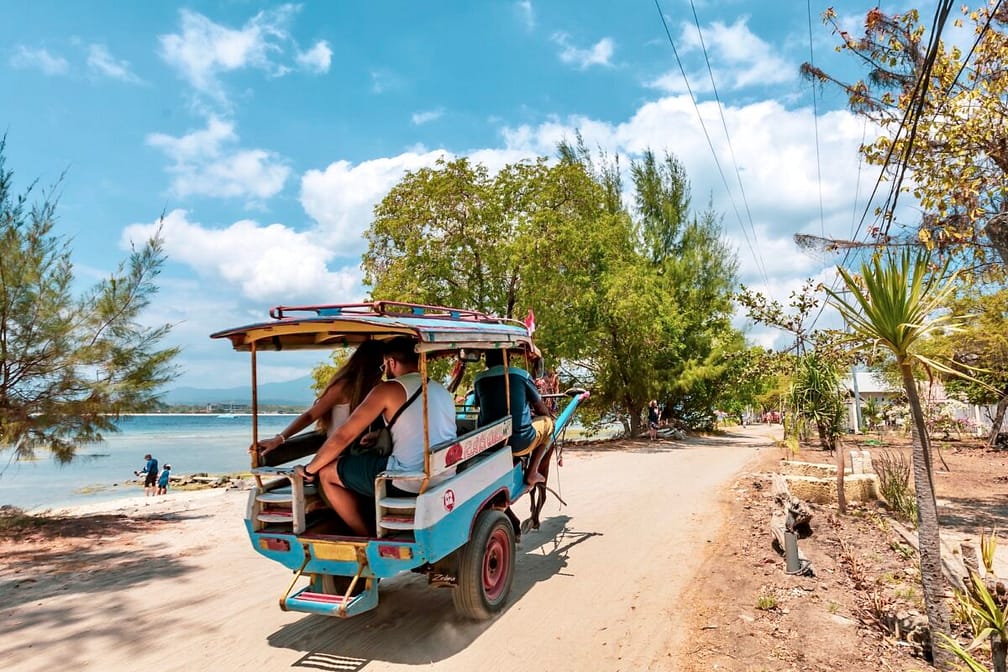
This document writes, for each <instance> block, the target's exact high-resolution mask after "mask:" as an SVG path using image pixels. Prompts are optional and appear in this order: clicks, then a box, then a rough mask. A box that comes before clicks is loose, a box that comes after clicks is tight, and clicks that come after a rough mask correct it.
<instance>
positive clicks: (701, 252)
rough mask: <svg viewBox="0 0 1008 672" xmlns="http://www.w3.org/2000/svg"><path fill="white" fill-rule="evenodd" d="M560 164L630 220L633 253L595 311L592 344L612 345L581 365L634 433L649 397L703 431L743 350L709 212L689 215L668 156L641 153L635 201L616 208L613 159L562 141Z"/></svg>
mask: <svg viewBox="0 0 1008 672" xmlns="http://www.w3.org/2000/svg"><path fill="white" fill-rule="evenodd" d="M560 157H561V161H562V162H564V163H572V164H580V165H582V166H584V167H585V169H586V170H587V171H588V172H590V173H592V174H593V175H595V177H596V180H597V181H598V182H599V184H601V185H602V186H603V192H604V193H605V195H606V201H605V207H606V209H607V210H608V211H610V212H613V213H614V216H621V217H622V218H623V219H626V220H628V221H630V222H631V230H632V231H633V234H634V235H633V237H632V243H633V248H632V249H631V250H629V252H628V253H627V254H624V255H623V256H622V257H621V259H622V260H623V263H622V264H620V265H619V266H618V267H617V268H615V269H614V272H613V273H612V274H611V275H610V277H609V282H608V283H606V284H605V285H604V290H605V294H604V296H603V300H602V301H601V302H600V303H599V304H598V312H597V315H598V321H597V323H596V325H595V326H596V328H597V330H598V331H597V334H598V336H597V340H598V342H599V343H606V344H609V345H610V346H611V347H607V348H605V349H601V348H600V349H598V350H597V351H595V352H592V353H589V356H588V357H586V358H585V359H584V360H583V361H582V366H583V367H584V368H586V369H588V370H590V371H592V373H593V381H592V383H593V389H594V388H599V389H602V390H611V391H613V392H615V391H616V390H619V391H620V394H619V395H616V394H610V395H608V396H606V397H605V399H607V400H608V402H609V408H608V411H609V412H610V413H611V414H613V415H615V416H616V417H617V418H619V419H621V420H623V421H624V422H625V423H626V425H627V427H628V429H629V430H630V431H631V433H637V432H638V431H640V427H641V424H640V423H641V409H643V408H644V406H645V405H646V404H647V402H648V400H649V399H652V398H657V399H660V400H662V401H663V402H664V404H665V406H666V409H667V411H668V412H669V413H670V414H671V415H672V417H674V418H676V419H678V420H681V421H683V422H685V423H686V424H687V425H689V426H691V427H697V428H700V427H704V428H706V427H710V426H712V425H713V422H714V417H715V416H714V404H715V403H716V402H717V401H718V400H719V399H723V397H719V396H717V395H714V394H712V392H713V391H714V390H715V389H718V388H719V387H720V385H718V384H717V381H718V380H719V379H720V378H722V377H724V376H728V375H730V373H729V369H730V358H731V356H732V355H734V354H735V353H737V352H740V351H741V350H742V349H743V348H744V343H743V342H742V340H741V339H738V338H736V335H737V334H736V333H735V331H734V330H733V329H732V327H731V324H730V315H731V293H732V289H733V287H734V285H735V271H736V265H737V262H736V258H735V254H734V252H733V251H732V250H731V249H729V247H728V246H727V245H726V244H725V242H724V240H723V239H722V237H721V228H720V225H719V222H718V219H717V217H716V215H715V214H714V213H713V211H712V210H710V209H708V210H707V211H704V212H702V213H699V214H696V213H693V212H692V211H691V207H690V205H691V197H690V184H689V181H688V179H687V176H686V171H685V169H684V168H683V166H682V164H681V163H680V162H679V161H678V159H676V158H675V157H674V156H673V155H671V154H666V155H665V156H664V157H663V158H661V159H659V158H658V157H657V156H656V155H655V154H654V153H653V152H651V151H646V152H644V154H643V155H642V156H641V158H640V159H639V160H637V161H634V162H632V163H631V165H630V175H631V177H632V180H633V192H632V195H633V203H632V204H631V205H629V206H628V205H626V204H624V203H623V202H622V199H621V194H622V192H623V190H622V182H621V179H620V171H619V161H618V157H616V158H614V159H612V160H609V159H608V158H607V157H606V156H605V155H603V156H601V157H600V159H599V160H598V161H595V160H593V159H592V157H591V155H590V153H589V152H588V150H587V149H586V148H585V146H584V144H583V143H582V142H581V141H580V138H579V139H578V142H577V143H576V144H569V143H563V144H561V146H560Z"/></svg>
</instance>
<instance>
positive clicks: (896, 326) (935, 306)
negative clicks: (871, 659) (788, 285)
mask: <svg viewBox="0 0 1008 672" xmlns="http://www.w3.org/2000/svg"><path fill="white" fill-rule="evenodd" d="M948 267H949V264H948V262H946V264H945V265H944V267H942V268H941V269H938V271H937V272H934V273H929V263H928V254H927V252H926V251H923V250H920V251H917V252H916V253H915V252H912V251H911V250H909V249H904V250H903V251H902V252H901V253H899V254H897V253H893V252H888V253H886V254H885V256H884V257H883V256H881V255H879V254H876V255H874V256H873V257H872V258H871V260H870V261H868V262H865V263H863V264H862V265H861V275H860V277H855V276H853V275H852V274H850V273H849V272H848V271H847V270H846V269H844V268H840V267H838V268H837V271H838V272H839V273H840V275H841V277H842V278H843V280H844V284H845V285H846V289H847V292H849V294H850V297H851V298H850V299H847V298H845V297H844V296H843V294H841V293H840V292H835V291H832V290H827V293H828V294H829V297H830V302H831V303H832V304H833V305H834V306H835V307H836V308H837V309H838V310H839V311H840V313H841V315H842V316H843V318H844V319H845V320H846V321H847V323H848V324H849V325H850V327H851V329H852V332H853V337H854V340H852V341H851V343H852V345H854V346H855V347H856V348H859V349H865V350H870V349H874V348H878V347H882V348H886V349H888V350H889V351H890V352H891V353H892V355H893V357H894V358H895V360H896V366H897V368H898V369H899V371H900V377H901V380H902V383H903V388H904V390H905V392H906V395H907V399H908V400H909V404H910V415H911V437H912V442H913V475H914V488H915V496H916V501H917V531H918V537H919V547H920V569H921V587H922V590H923V593H924V604H925V608H926V611H927V617H928V623H929V625H930V632H931V651H932V653H933V655H934V660H935V664H936V666H937V667H939V668H941V669H944V668H947V667H948V666H949V664H950V663H951V657H950V655H949V654H948V652H947V651H946V650H944V649H942V648H940V646H939V644H940V641H941V640H940V637H939V633H943V634H947V633H948V632H949V618H948V608H947V606H946V604H945V600H944V593H945V590H944V586H945V582H944V578H943V577H942V563H941V542H940V537H939V527H938V507H937V504H936V501H935V492H934V475H933V470H932V467H931V442H930V439H929V437H928V433H927V427H926V425H925V418H924V408H923V405H922V404H921V399H920V395H919V394H918V391H917V382H916V380H915V378H914V369H915V368H916V367H926V368H931V369H935V370H939V371H945V372H948V371H949V368H948V366H947V365H944V364H942V363H940V362H937V361H935V360H933V359H930V358H928V357H926V356H924V355H922V354H921V353H920V352H919V348H920V346H921V344H922V343H923V342H924V341H926V340H927V339H928V338H930V337H931V336H932V335H933V334H935V333H939V332H941V331H942V330H951V329H956V328H957V327H958V325H959V323H960V322H961V319H960V318H957V317H956V316H954V315H952V314H950V313H948V312H947V311H944V310H943V308H944V306H946V305H947V304H948V301H949V299H950V297H951V295H952V293H953V292H954V290H955V284H954V283H953V281H952V280H951V279H948V278H947V277H946V274H947V272H948Z"/></svg>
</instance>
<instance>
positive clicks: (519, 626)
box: [0, 427, 771, 672]
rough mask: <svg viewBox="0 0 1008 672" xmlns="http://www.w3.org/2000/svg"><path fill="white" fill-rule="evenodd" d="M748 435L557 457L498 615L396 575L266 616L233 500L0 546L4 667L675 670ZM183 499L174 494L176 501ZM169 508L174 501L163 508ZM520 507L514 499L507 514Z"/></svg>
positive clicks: (763, 443)
mask: <svg viewBox="0 0 1008 672" xmlns="http://www.w3.org/2000/svg"><path fill="white" fill-rule="evenodd" d="M770 446H771V438H770V432H769V431H767V430H766V429H765V428H761V427H749V428H747V429H745V430H736V431H735V432H734V433H729V434H728V435H726V436H724V437H718V438H710V439H690V440H687V441H677V442H673V441H658V442H654V443H650V442H648V441H646V440H645V441H635V442H613V443H607V444H599V445H594V446H590V447H583V448H573V449H572V448H568V450H567V451H566V453H565V460H564V465H565V466H564V467H563V468H562V469H560V471H559V477H560V478H559V483H556V482H555V481H554V483H553V485H554V486H556V485H559V487H560V489H561V491H562V494H563V496H564V498H565V499H566V500H567V502H568V506H567V507H560V506H559V505H558V504H557V503H556V501H555V500H552V499H551V501H550V502H549V503H548V504H547V505H546V508H545V509H544V512H543V515H544V522H543V527H542V529H541V530H540V531H538V532H532V533H530V534H528V535H526V537H525V538H524V539H523V540H522V542H521V544H520V546H519V548H518V561H517V570H516V574H515V580H514V587H513V589H512V592H511V599H510V605H509V607H508V608H507V609H506V610H505V611H504V613H502V614H501V615H500V616H499V617H497V618H496V619H494V620H493V621H490V622H487V623H471V622H467V621H464V620H461V619H460V618H458V617H457V616H456V615H455V614H454V612H453V609H452V601H451V594H450V593H449V591H448V589H435V588H428V587H427V585H426V579H425V578H424V577H421V576H417V575H403V576H400V577H397V578H394V579H391V580H388V581H386V582H383V583H382V589H381V590H382V592H381V601H380V604H379V606H378V608H377V609H376V610H374V611H372V612H370V613H367V614H364V615H362V616H359V617H357V618H353V619H350V620H346V621H341V620H336V619H332V618H327V617H321V616H310V615H304V614H292V613H284V612H282V611H281V610H280V609H279V607H278V606H277V598H278V597H279V596H280V594H281V593H282V592H283V591H284V590H285V589H286V587H287V584H288V583H289V581H290V579H291V574H290V572H288V571H287V570H285V569H284V568H282V567H280V566H279V565H276V564H274V563H271V562H269V561H267V560H265V559H263V558H261V556H259V555H257V554H256V553H255V552H254V551H252V550H251V548H250V546H249V543H248V540H247V537H246V536H245V533H244V528H243V526H242V521H241V517H242V512H243V510H244V502H245V498H246V495H245V493H242V492H232V493H222V492H214V493H210V494H208V495H207V496H205V497H201V498H192V499H191V500H188V501H187V503H186V504H185V507H188V508H187V509H185V510H182V511H178V512H177V514H170V515H168V516H167V517H168V520H167V521H161V522H145V521H143V520H142V519H141V520H139V521H138V520H137V519H136V518H130V519H129V525H130V526H131V527H129V529H128V530H123V529H118V530H117V529H110V530H108V531H107V532H106V533H104V534H103V535H101V536H97V537H95V538H91V539H89V540H87V541H88V543H87V544H86V545H83V546H80V547H78V548H76V550H74V549H73V547H72V545H69V546H66V545H65V546H63V547H60V545H59V544H58V543H57V544H55V545H53V544H51V543H50V545H49V547H47V548H46V549H40V550H38V551H37V552H35V553H34V554H33V553H32V552H31V550H30V549H25V548H13V547H10V546H7V547H6V548H5V547H3V546H0V661H2V667H3V669H4V670H8V671H10V670H19V671H20V670H46V671H47V672H51V670H52V669H53V668H54V667H58V668H60V669H100V670H102V671H103V672H114V671H118V670H130V671H132V670H157V671H158V672H165V671H168V670H215V671H218V672H226V671H231V670H256V671H258V670H281V669H289V668H308V669H316V670H317V669H321V670H334V671H335V670H340V671H345V670H354V671H357V670H366V671H368V672H372V671H376V670H406V669H410V668H413V667H415V666H423V667H424V669H431V670H466V671H468V670H482V671H490V670H508V671H511V670H557V671H565V670H633V671H640V670H675V669H677V664H676V662H677V653H676V652H677V651H678V648H679V646H680V643H681V642H680V637H681V636H682V629H681V627H680V622H681V620H682V618H683V615H684V610H685V605H684V603H683V602H682V598H681V594H682V592H683V591H684V589H685V588H686V587H687V586H688V584H689V581H690V580H691V577H693V575H694V574H695V573H696V571H697V570H698V569H699V568H700V567H701V566H702V564H703V563H704V562H705V561H708V560H709V559H710V558H711V557H712V556H713V555H714V554H715V553H716V551H717V549H716V548H713V547H712V544H711V543H710V541H711V540H713V539H715V538H716V536H717V530H718V525H719V524H720V520H721V518H720V511H721V508H720V507H721V506H722V502H723V501H726V500H727V498H726V496H725V493H724V488H725V486H726V485H727V484H728V483H729V481H730V479H731V477H732V476H733V475H735V474H736V473H738V472H739V471H740V470H741V469H742V468H743V467H744V466H745V465H746V464H747V463H749V462H750V461H751V460H752V459H753V458H754V457H755V456H756V454H757V451H759V450H763V451H766V450H770V449H771V448H770ZM182 497H183V495H181V494H179V498H180V499H179V500H177V501H178V502H181V501H182V499H181V498H182ZM175 506H176V508H179V507H180V504H176V505H175ZM525 506H526V505H525V503H524V502H522V503H520V504H519V507H520V508H519V513H520V514H524V513H525V511H524V509H525Z"/></svg>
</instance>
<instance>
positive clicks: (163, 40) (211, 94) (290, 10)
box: [158, 4, 332, 104]
mask: <svg viewBox="0 0 1008 672" xmlns="http://www.w3.org/2000/svg"><path fill="white" fill-rule="evenodd" d="M299 11H300V5H293V4H285V5H281V6H279V7H277V8H276V9H269V10H264V11H261V12H259V13H258V14H256V15H255V16H253V17H252V18H251V19H249V20H248V21H246V22H245V24H244V25H243V26H241V27H240V28H231V27H228V26H224V25H221V24H219V23H215V22H214V21H212V20H210V19H209V18H207V17H206V16H204V15H202V14H199V13H197V12H194V11H191V10H188V9H183V10H181V12H180V14H181V27H180V31H179V32H178V33H172V34H169V35H162V36H160V37H159V38H158V39H159V41H160V44H161V57H162V58H163V59H164V60H165V61H166V62H167V63H168V64H169V65H171V66H172V67H174V68H176V69H178V70H179V72H180V73H181V74H182V76H183V77H184V78H185V79H186V81H188V82H189V84H190V85H191V86H192V87H193V88H194V89H196V91H197V92H199V93H200V94H202V95H203V96H206V97H207V98H209V99H210V100H212V101H215V102H216V103H219V104H227V102H228V101H227V94H226V93H225V91H224V88H223V86H222V84H221V82H220V75H221V74H224V73H228V72H232V71H236V70H243V69H246V68H252V69H256V70H261V71H263V72H265V73H267V74H268V75H269V76H272V77H282V76H284V75H286V74H287V73H289V72H291V70H292V67H291V66H290V63H291V59H293V61H294V62H296V63H297V64H298V65H300V66H302V67H303V68H305V69H307V70H309V71H311V72H315V73H319V74H321V73H324V72H326V71H328V69H329V62H330V59H331V56H332V51H331V50H330V49H329V45H328V43H326V42H325V41H320V42H318V43H316V44H315V46H313V47H312V48H311V49H309V50H308V51H307V52H301V51H299V50H298V48H297V45H296V44H295V42H294V39H293V38H292V37H291V34H290V25H291V23H292V22H293V19H294V16H295V15H296V14H297V13H298V12H299ZM289 52H293V55H292V54H291V53H289Z"/></svg>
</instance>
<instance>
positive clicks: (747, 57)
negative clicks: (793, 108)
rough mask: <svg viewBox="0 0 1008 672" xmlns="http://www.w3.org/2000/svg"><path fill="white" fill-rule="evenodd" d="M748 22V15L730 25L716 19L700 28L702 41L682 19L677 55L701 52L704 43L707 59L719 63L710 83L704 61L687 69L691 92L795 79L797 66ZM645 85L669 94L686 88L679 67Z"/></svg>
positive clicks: (732, 88)
mask: <svg viewBox="0 0 1008 672" xmlns="http://www.w3.org/2000/svg"><path fill="white" fill-rule="evenodd" d="M747 21H748V17H740V18H739V19H737V20H736V21H735V23H733V24H731V25H725V24H724V23H722V22H720V21H715V22H713V23H711V24H710V25H708V26H706V27H703V28H702V31H703V42H702V43H701V41H700V36H699V35H698V34H697V31H696V26H695V25H693V24H690V23H685V22H684V23H683V24H682V27H681V29H680V34H679V37H678V39H677V40H676V48H677V49H678V50H679V53H680V55H681V56H684V55H687V54H690V53H694V54H701V53H702V50H703V48H704V47H705V46H706V48H707V56H708V58H709V61H710V62H711V63H716V64H718V65H719V67H716V68H712V72H713V78H714V84H713V85H712V84H711V81H710V80H711V76H712V74H711V72H708V71H707V67H706V64H705V63H704V64H701V65H697V66H695V67H696V70H695V71H694V72H687V76H688V77H689V84H690V88H692V89H693V92H694V93H698V92H708V91H711V90H712V89H713V86H715V85H716V86H717V88H718V90H720V91H732V90H738V89H744V88H746V87H750V86H766V85H769V84H780V83H783V82H791V81H794V80H795V79H797V77H798V67H797V65H795V64H793V63H791V62H790V61H787V60H786V59H784V58H782V57H781V56H779V55H778V54H777V51H776V50H775V48H774V45H771V44H769V43H768V42H766V41H764V40H762V39H761V38H759V37H758V36H757V35H755V34H754V33H753V32H752V31H751V30H749V26H748V24H747ZM689 69H690V68H687V70H689ZM648 85H649V86H651V87H653V88H656V89H660V90H662V91H665V92H668V93H682V92H684V91H685V90H686V87H685V83H684V82H683V78H682V73H681V72H680V71H679V69H678V68H676V69H674V70H671V71H669V72H668V73H666V74H664V75H662V76H660V77H658V78H657V79H655V80H654V81H651V82H649V83H648Z"/></svg>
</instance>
